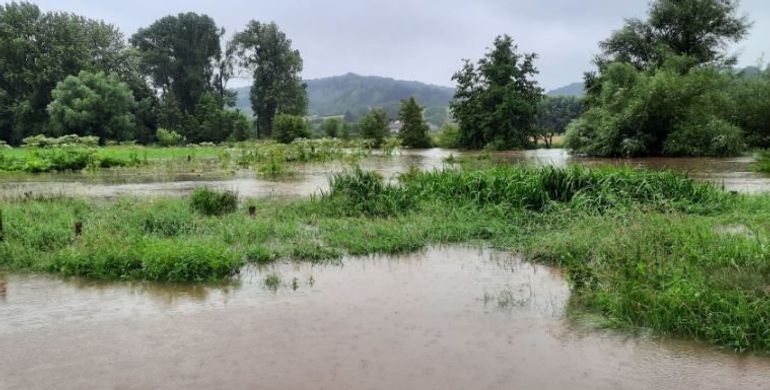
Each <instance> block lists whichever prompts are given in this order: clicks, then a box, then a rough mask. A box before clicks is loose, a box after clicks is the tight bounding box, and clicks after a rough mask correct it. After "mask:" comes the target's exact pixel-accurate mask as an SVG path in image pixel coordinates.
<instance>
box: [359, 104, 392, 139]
mask: <svg viewBox="0 0 770 390" xmlns="http://www.w3.org/2000/svg"><path fill="white" fill-rule="evenodd" d="M358 128H359V131H360V133H361V138H363V139H367V140H371V141H372V146H374V147H375V148H379V147H380V146H382V143H383V141H385V137H386V136H387V135H388V113H387V112H385V110H383V109H380V108H375V109H373V110H371V111H369V113H368V114H366V115H365V116H364V117H363V118H361V120H360V121H359V122H358Z"/></svg>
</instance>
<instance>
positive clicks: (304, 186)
mask: <svg viewBox="0 0 770 390" xmlns="http://www.w3.org/2000/svg"><path fill="white" fill-rule="evenodd" d="M463 154H464V153H462V152H458V151H449V150H442V149H431V150H423V151H403V152H401V153H400V154H396V155H394V156H391V157H385V156H371V157H369V158H366V159H364V160H363V161H361V163H360V165H361V167H363V168H365V169H370V170H376V171H378V172H381V173H382V174H383V175H385V176H387V177H392V176H394V175H397V174H400V173H404V172H406V171H408V170H409V169H410V168H413V167H414V168H419V169H436V168H441V167H443V166H445V163H444V160H445V159H446V158H447V157H448V156H450V155H454V156H455V157H457V156H460V155H463ZM476 154H478V153H476ZM491 156H492V158H493V159H494V160H495V161H497V162H500V163H522V162H525V163H533V164H553V165H567V164H582V165H586V166H599V165H631V166H640V167H647V168H651V169H672V170H675V171H679V172H683V173H686V174H688V175H690V176H692V177H695V178H697V179H700V180H704V181H709V182H712V183H715V184H717V185H719V186H722V185H724V187H725V188H726V189H728V190H732V191H739V192H761V191H767V190H770V176H767V175H763V174H761V173H758V172H754V171H753V169H752V166H751V164H752V162H753V159H752V158H751V157H738V158H719V159H717V158H645V159H591V158H577V157H571V156H569V154H567V152H566V151H565V150H563V149H552V150H545V149H541V150H532V151H515V152H502V153H494V154H492V155H491ZM345 168H346V166H345V165H343V164H339V163H332V164H307V165H299V166H295V167H294V169H293V170H292V174H291V175H288V176H286V177H280V178H275V179H273V178H267V177H264V176H260V175H258V174H257V173H256V172H255V171H253V170H234V171H231V170H227V169H223V168H222V167H221V166H220V165H219V164H218V163H217V162H216V161H208V162H205V161H204V162H197V163H196V164H193V165H185V164H177V165H173V166H172V165H169V167H162V166H161V167H157V168H153V169H149V170H140V169H116V170H102V171H97V172H75V173H57V174H38V175H30V174H2V175H0V194H1V195H4V196H14V195H23V194H24V193H28V192H30V193H34V194H60V193H62V194H70V195H82V196H88V197H95V198H113V197H117V196H125V195H130V196H152V195H171V196H174V195H185V194H188V193H190V192H191V191H192V190H193V189H195V188H196V187H200V186H206V187H210V188H215V189H220V190H233V191H236V192H238V193H239V194H240V195H241V196H244V197H261V198H264V197H272V196H278V197H303V196H308V195H310V194H313V193H318V192H319V191H321V190H324V189H326V188H327V182H328V178H329V175H330V174H331V173H333V172H339V171H341V170H343V169H345Z"/></svg>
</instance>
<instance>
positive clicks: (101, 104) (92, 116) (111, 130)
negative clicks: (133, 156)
mask: <svg viewBox="0 0 770 390" xmlns="http://www.w3.org/2000/svg"><path fill="white" fill-rule="evenodd" d="M51 96H52V97H53V101H52V102H51V104H49V105H48V114H49V115H50V126H51V130H52V132H53V133H55V134H59V135H62V134H76V135H79V136H97V137H99V139H100V140H101V141H102V142H103V141H105V140H108V139H110V140H124V139H133V138H134V137H133V134H132V130H133V129H134V116H133V114H132V109H133V105H134V96H133V94H132V93H131V89H130V88H129V87H128V85H127V84H126V83H124V82H122V81H120V79H119V78H118V77H117V76H116V75H114V74H110V75H107V74H105V73H104V72H98V73H92V72H88V71H81V72H80V73H79V74H78V75H77V76H67V78H65V79H64V81H62V82H60V83H59V84H58V85H57V86H56V88H55V89H54V90H53V92H51Z"/></svg>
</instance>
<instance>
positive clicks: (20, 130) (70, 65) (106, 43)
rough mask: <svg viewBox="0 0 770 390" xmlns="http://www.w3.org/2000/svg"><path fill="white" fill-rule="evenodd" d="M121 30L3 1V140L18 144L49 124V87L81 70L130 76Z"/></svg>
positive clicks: (0, 100) (0, 31) (0, 80)
mask: <svg viewBox="0 0 770 390" xmlns="http://www.w3.org/2000/svg"><path fill="white" fill-rule="evenodd" d="M124 47H125V43H124V41H123V36H122V35H121V33H120V32H119V31H118V30H117V29H115V27H113V26H112V25H109V24H106V23H104V22H101V21H96V20H92V19H86V18H84V17H81V16H77V15H73V14H69V13H63V12H45V13H44V12H42V11H40V9H39V8H38V7H37V6H35V5H33V4H30V3H27V2H21V3H17V2H12V3H7V4H5V5H0V139H2V140H4V141H7V142H8V143H10V144H12V145H18V144H19V143H20V142H21V140H22V139H23V138H25V137H28V136H31V135H36V134H41V133H43V132H44V131H45V128H46V126H47V124H48V113H47V111H46V108H47V107H48V104H49V103H50V102H51V100H52V98H51V91H52V90H53V89H54V88H55V87H56V85H57V84H58V83H59V82H61V81H63V80H64V79H65V78H66V77H67V76H71V75H78V74H79V73H80V72H81V71H83V70H87V71H105V72H116V73H118V74H121V75H122V76H123V77H126V78H127V77H128V74H127V73H128V69H130V66H128V64H127V63H128V60H127V55H126V52H125V51H124Z"/></svg>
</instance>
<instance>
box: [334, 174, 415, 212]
mask: <svg viewBox="0 0 770 390" xmlns="http://www.w3.org/2000/svg"><path fill="white" fill-rule="evenodd" d="M329 188H330V189H329V192H328V193H326V194H324V195H323V197H322V198H323V199H324V200H325V201H327V202H330V203H331V205H332V208H333V209H334V210H335V212H338V213H341V214H345V215H361V214H363V215H367V216H372V217H390V216H394V215H397V214H401V213H404V212H406V211H407V210H409V209H410V208H412V207H413V206H414V204H415V198H414V197H413V196H412V194H410V193H408V192H407V191H405V190H404V188H402V187H400V186H398V185H397V184H392V183H386V182H385V179H384V178H383V177H382V175H380V174H379V173H377V172H372V171H364V170H362V169H361V168H360V167H356V168H354V169H353V170H351V171H348V172H343V173H338V174H335V175H334V176H332V178H331V179H330V181H329Z"/></svg>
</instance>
